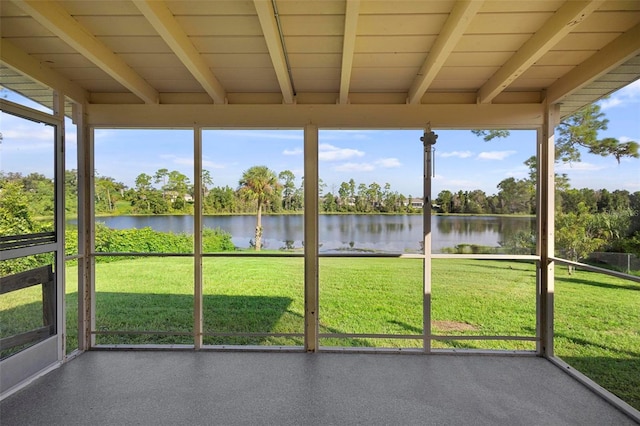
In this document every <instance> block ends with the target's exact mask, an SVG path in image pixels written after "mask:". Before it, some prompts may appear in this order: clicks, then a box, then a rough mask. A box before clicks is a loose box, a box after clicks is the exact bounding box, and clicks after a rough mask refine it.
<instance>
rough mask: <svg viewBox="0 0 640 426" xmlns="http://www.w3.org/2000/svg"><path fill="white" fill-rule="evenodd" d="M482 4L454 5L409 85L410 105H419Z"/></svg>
mask: <svg viewBox="0 0 640 426" xmlns="http://www.w3.org/2000/svg"><path fill="white" fill-rule="evenodd" d="M482 3H483V1H479V0H478V1H476V0H467V1H461V2H457V3H456V4H455V5H454V7H453V10H451V13H450V14H449V18H448V19H447V22H446V23H445V24H444V27H443V28H442V30H441V31H440V35H439V36H438V38H437V39H436V41H435V43H434V44H433V47H432V48H431V51H430V52H429V54H428V55H427V59H426V60H425V62H424V64H423V65H422V67H421V68H420V72H419V73H418V75H417V76H416V78H415V80H413V83H412V84H411V88H410V89H409V96H408V101H409V103H410V104H417V103H420V100H421V99H422V96H423V95H424V94H425V92H426V91H427V89H428V88H429V86H430V85H431V83H432V82H433V80H434V79H435V78H436V75H437V74H438V72H439V71H440V69H441V68H442V66H443V65H444V63H445V61H446V60H447V58H448V57H449V54H450V53H451V51H453V49H454V48H455V46H456V44H458V41H459V40H460V38H461V37H462V35H463V34H464V32H465V30H466V29H467V27H468V26H469V23H470V22H471V20H472V19H473V17H474V16H475V15H476V13H478V11H479V10H480V8H481V7H482Z"/></svg>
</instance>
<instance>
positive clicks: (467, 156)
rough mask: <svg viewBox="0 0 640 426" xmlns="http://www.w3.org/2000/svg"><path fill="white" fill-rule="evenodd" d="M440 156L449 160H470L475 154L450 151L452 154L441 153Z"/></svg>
mask: <svg viewBox="0 0 640 426" xmlns="http://www.w3.org/2000/svg"><path fill="white" fill-rule="evenodd" d="M438 155H439V156H440V157H442V158H449V157H458V158H469V157H471V156H472V155H473V153H472V152H471V151H450V152H441V153H439V154H438Z"/></svg>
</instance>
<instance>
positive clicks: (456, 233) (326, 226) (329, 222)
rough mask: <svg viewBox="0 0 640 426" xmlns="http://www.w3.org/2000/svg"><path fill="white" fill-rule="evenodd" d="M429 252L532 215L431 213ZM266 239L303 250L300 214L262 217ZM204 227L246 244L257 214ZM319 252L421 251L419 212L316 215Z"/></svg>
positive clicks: (171, 220)
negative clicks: (431, 238)
mask: <svg viewBox="0 0 640 426" xmlns="http://www.w3.org/2000/svg"><path fill="white" fill-rule="evenodd" d="M98 220H99V221H102V222H105V223H106V225H107V226H109V227H111V228H116V229H128V228H143V227H147V226H148V227H151V228H153V229H155V230H158V231H165V232H166V231H172V232H187V233H192V232H193V217H192V216H117V217H103V218H99V219H98ZM431 221H432V232H433V243H432V246H433V249H432V251H433V253H440V252H442V251H443V249H445V248H447V247H455V246H457V245H460V244H475V245H481V246H489V247H498V246H500V243H501V242H503V241H505V240H506V239H508V238H509V237H510V236H512V235H515V234H516V233H518V232H521V231H525V232H531V231H532V230H533V229H535V228H534V226H535V218H530V217H503V216H432V218H431ZM262 222H263V227H264V243H265V248H267V249H273V250H277V249H286V250H295V249H301V248H302V247H303V245H304V243H303V239H304V219H303V216H302V215H273V216H263V218H262ZM204 226H205V227H209V228H221V229H223V230H225V231H227V232H229V233H230V234H231V235H232V237H233V243H234V244H235V245H236V246H237V247H240V248H248V247H249V246H250V244H249V242H250V240H252V239H253V238H254V235H253V233H254V230H255V217H254V216H251V215H242V216H206V217H204ZM319 237H320V244H321V247H320V251H321V252H332V251H343V250H365V251H368V250H370V251H380V252H392V253H406V252H415V253H417V252H420V250H421V248H422V244H421V241H422V239H423V236H422V216H420V215H355V214H338V215H320V217H319Z"/></svg>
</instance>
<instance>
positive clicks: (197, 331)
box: [193, 127, 204, 350]
mask: <svg viewBox="0 0 640 426" xmlns="http://www.w3.org/2000/svg"><path fill="white" fill-rule="evenodd" d="M193 158H194V161H193V179H194V181H195V182H194V191H193V193H194V195H195V200H194V206H193V268H194V269H193V280H194V282H193V287H194V290H193V294H194V298H193V345H194V347H195V349H196V350H198V349H200V348H202V331H203V326H202V323H203V316H202V304H203V293H202V286H203V281H202V197H203V196H204V191H203V190H202V128H201V127H195V128H194V129H193Z"/></svg>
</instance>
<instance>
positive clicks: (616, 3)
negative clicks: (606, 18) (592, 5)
mask: <svg viewBox="0 0 640 426" xmlns="http://www.w3.org/2000/svg"><path fill="white" fill-rule="evenodd" d="M600 10H602V11H604V10H625V11H629V10H640V2H639V1H638V0H609V1H607V2H606V3H604V4H603V5H602V6H600Z"/></svg>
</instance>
